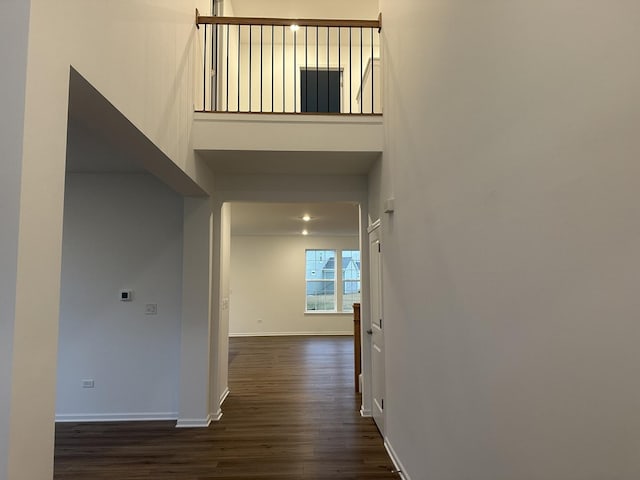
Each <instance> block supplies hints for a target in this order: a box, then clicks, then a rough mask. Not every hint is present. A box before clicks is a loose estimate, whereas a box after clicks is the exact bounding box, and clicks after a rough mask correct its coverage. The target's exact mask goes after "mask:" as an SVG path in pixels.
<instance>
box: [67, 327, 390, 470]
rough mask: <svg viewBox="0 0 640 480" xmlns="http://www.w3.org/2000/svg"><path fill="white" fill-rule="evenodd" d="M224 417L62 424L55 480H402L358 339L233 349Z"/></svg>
mask: <svg viewBox="0 0 640 480" xmlns="http://www.w3.org/2000/svg"><path fill="white" fill-rule="evenodd" d="M229 351H230V355H229V357H230V358H229V369H230V371H229V388H230V391H231V395H229V397H228V399H227V400H226V402H225V404H224V407H223V411H224V416H223V418H222V420H221V421H220V422H217V423H212V424H211V426H210V427H209V428H208V429H176V428H174V426H173V425H174V424H173V422H137V423H104V424H96V423H93V424H58V425H57V426H56V451H55V462H56V463H55V477H54V478H55V479H56V480H79V479H87V478H91V479H111V480H113V479H118V480H133V479H167V480H168V479H172V480H213V479H272V480H276V479H278V480H281V479H309V480H311V479H345V480H347V479H349V480H351V479H353V480H355V479H393V478H398V476H397V475H395V474H393V473H391V471H392V470H393V465H392V464H391V461H390V460H389V458H388V455H387V454H386V451H385V450H384V447H383V444H382V439H381V437H380V435H379V433H378V431H377V430H376V427H375V426H374V424H373V422H372V421H371V419H364V418H361V417H360V415H359V413H358V408H359V398H357V396H356V395H355V394H354V393H353V340H352V338H351V337H245V338H231V339H230V344H229Z"/></svg>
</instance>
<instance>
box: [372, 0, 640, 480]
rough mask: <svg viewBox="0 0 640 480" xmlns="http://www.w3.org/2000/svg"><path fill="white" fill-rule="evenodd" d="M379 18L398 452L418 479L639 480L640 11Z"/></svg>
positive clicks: (391, 431)
mask: <svg viewBox="0 0 640 480" xmlns="http://www.w3.org/2000/svg"><path fill="white" fill-rule="evenodd" d="M382 13H383V18H384V27H383V30H382V33H383V42H382V43H383V45H384V52H383V57H384V68H385V72H384V81H383V83H384V89H385V92H384V99H385V113H384V124H385V131H386V133H385V142H386V146H385V153H384V159H383V162H384V164H385V168H384V169H383V172H386V171H387V169H388V170H390V171H391V172H392V174H393V184H392V185H391V186H390V187H389V188H388V189H385V188H383V191H382V192H381V197H382V198H385V196H386V195H388V194H389V193H390V188H391V187H392V188H393V193H394V195H395V199H396V202H395V213H394V214H393V215H392V222H393V223H392V225H391V226H389V225H385V223H384V222H383V227H382V228H383V232H382V233H383V248H384V265H383V269H384V272H385V273H384V316H385V347H386V382H387V393H386V395H387V396H386V398H385V411H386V432H385V433H386V437H387V438H386V440H387V442H388V444H389V445H391V446H392V448H393V450H394V451H395V452H396V453H397V457H398V458H399V459H400V461H401V463H402V464H403V471H404V473H405V474H406V475H407V476H408V478H412V479H414V480H417V479H423V478H433V479H463V478H473V479H474V480H513V479H518V478H520V479H522V478H528V479H535V480H552V479H565V480H578V479H587V478H594V479H595V478H598V479H605V478H616V479H618V480H634V479H637V478H640V456H638V454H637V451H638V445H640V415H638V413H639V411H638V406H639V405H640V376H638V365H640V349H639V348H638V345H639V344H640V322H638V318H639V312H640V295H638V284H639V281H638V280H639V277H638V272H640V249H639V245H640V215H638V192H640V162H639V161H638V158H639V156H640V135H638V126H639V125H640V62H639V61H638V54H637V50H638V44H640V29H638V25H639V24H640V3H638V2H630V1H627V0H612V1H608V2H602V1H601V0H563V1H556V0H541V1H536V2H529V1H506V2H505V1H503V0H486V1H482V2H469V1H459V0H450V1H446V2H443V1H439V0H383V1H382ZM416 59H419V61H417V60H416Z"/></svg>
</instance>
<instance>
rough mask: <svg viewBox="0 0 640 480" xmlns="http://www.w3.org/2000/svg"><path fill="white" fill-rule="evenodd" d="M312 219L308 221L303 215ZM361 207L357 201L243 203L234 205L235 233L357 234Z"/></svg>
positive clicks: (233, 228) (232, 215)
mask: <svg viewBox="0 0 640 480" xmlns="http://www.w3.org/2000/svg"><path fill="white" fill-rule="evenodd" d="M305 214H308V215H309V216H310V217H311V220H310V221H308V222H305V221H303V220H302V216H303V215H305ZM358 217H359V208H358V205H357V204H355V203H346V202H334V203H241V202H234V203H232V204H231V234H232V235H301V234H302V233H301V232H302V230H303V229H306V230H307V231H308V232H309V235H313V236H331V235H335V236H351V235H358V230H359V220H358Z"/></svg>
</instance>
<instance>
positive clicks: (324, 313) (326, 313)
mask: <svg viewBox="0 0 640 480" xmlns="http://www.w3.org/2000/svg"><path fill="white" fill-rule="evenodd" d="M304 314H305V315H349V316H352V315H353V312H320V311H318V312H315V311H313V310H310V311H305V312H304Z"/></svg>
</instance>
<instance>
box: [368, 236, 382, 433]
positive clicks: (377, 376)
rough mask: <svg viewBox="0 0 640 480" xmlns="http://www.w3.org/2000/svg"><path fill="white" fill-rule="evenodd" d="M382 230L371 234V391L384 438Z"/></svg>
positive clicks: (375, 414) (373, 408) (376, 416)
mask: <svg viewBox="0 0 640 480" xmlns="http://www.w3.org/2000/svg"><path fill="white" fill-rule="evenodd" d="M379 232H380V228H379V227H376V228H374V229H372V230H371V231H370V232H369V266H370V269H371V271H370V275H371V278H370V286H371V287H370V288H371V292H370V295H371V310H370V311H371V319H370V320H371V323H370V325H369V329H368V330H367V333H368V334H369V337H370V339H371V390H372V395H373V405H372V414H373V419H374V421H375V422H376V425H377V426H378V429H379V430H380V433H382V435H383V436H384V329H383V326H384V322H383V319H382V247H381V245H380V236H379V235H380V233H379Z"/></svg>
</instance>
